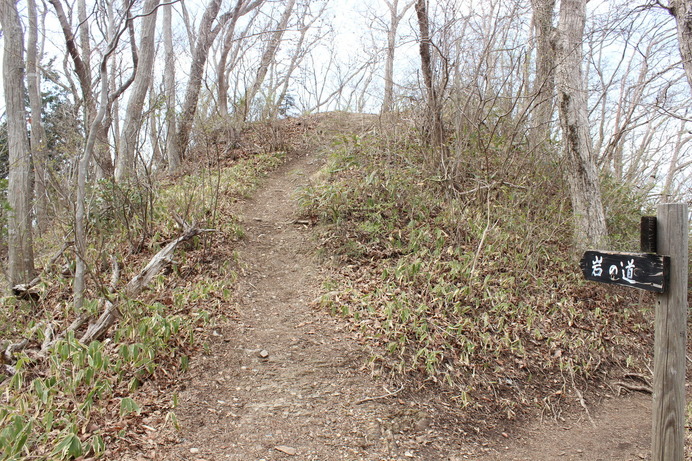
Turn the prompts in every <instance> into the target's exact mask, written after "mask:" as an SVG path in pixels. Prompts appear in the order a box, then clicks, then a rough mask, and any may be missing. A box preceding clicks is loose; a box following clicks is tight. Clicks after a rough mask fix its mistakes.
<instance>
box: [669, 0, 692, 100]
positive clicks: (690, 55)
mask: <svg viewBox="0 0 692 461" xmlns="http://www.w3.org/2000/svg"><path fill="white" fill-rule="evenodd" d="M669 11H670V13H671V14H672V15H673V16H674V17H675V21H676V23H677V28H678V45H679V47H680V55H681V56H682V65H683V67H684V69H685V75H686V76H687V83H689V84H690V87H692V0H670V9H669Z"/></svg>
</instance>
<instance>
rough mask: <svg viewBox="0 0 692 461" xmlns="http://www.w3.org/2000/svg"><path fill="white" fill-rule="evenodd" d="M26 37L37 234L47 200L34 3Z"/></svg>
mask: <svg viewBox="0 0 692 461" xmlns="http://www.w3.org/2000/svg"><path fill="white" fill-rule="evenodd" d="M27 15H28V17H29V28H28V31H29V34H28V37H27V45H26V46H27V48H26V67H27V91H28V92H29V105H30V107H31V122H30V123H31V139H30V141H31V157H32V160H33V165H34V200H35V201H34V206H35V209H36V227H37V229H38V232H39V233H42V232H43V231H45V229H46V226H47V223H48V221H47V218H48V196H47V195H46V184H47V182H48V181H47V176H46V167H47V162H46V159H47V156H46V132H45V129H44V127H43V120H42V113H43V105H42V103H41V73H40V70H39V66H38V57H37V54H38V12H37V10H36V1H35V0H27Z"/></svg>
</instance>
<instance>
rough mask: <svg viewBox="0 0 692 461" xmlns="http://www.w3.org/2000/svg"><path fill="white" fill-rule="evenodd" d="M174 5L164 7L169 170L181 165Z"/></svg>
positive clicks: (167, 155)
mask: <svg viewBox="0 0 692 461" xmlns="http://www.w3.org/2000/svg"><path fill="white" fill-rule="evenodd" d="M172 11H173V6H172V5H165V6H164V7H163V46H164V53H165V55H166V57H165V64H164V75H163V86H164V91H165V93H166V160H167V163H168V172H169V173H172V172H174V171H175V170H177V169H178V167H179V166H180V151H179V149H178V133H177V130H176V124H175V123H176V120H175V105H176V98H175V51H174V50H173V27H172Z"/></svg>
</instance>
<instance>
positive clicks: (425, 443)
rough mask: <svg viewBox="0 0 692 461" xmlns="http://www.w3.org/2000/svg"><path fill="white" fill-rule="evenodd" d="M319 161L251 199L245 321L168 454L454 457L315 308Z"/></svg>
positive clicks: (227, 334) (219, 354)
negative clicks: (311, 207)
mask: <svg viewBox="0 0 692 461" xmlns="http://www.w3.org/2000/svg"><path fill="white" fill-rule="evenodd" d="M319 166H320V160H318V159H316V158H314V157H312V156H305V155H301V156H300V157H298V158H294V159H292V160H290V161H288V162H287V164H286V165H284V166H283V167H282V168H280V169H279V170H278V171H276V172H275V173H273V174H272V175H271V177H270V178H269V179H268V180H267V183H266V184H267V185H266V186H265V187H263V188H262V189H261V190H259V191H258V192H257V193H256V195H255V196H254V198H253V199H252V200H250V201H248V202H247V203H246V204H245V205H244V210H243V213H242V216H243V218H242V219H243V221H244V223H243V224H244V227H245V232H246V237H245V239H244V241H243V242H242V244H241V245H240V247H239V248H238V256H239V260H240V264H241V267H242V271H241V275H240V277H239V281H238V291H237V299H236V303H237V306H235V310H236V311H237V314H235V317H236V318H234V319H232V320H231V321H230V322H229V323H228V324H227V325H225V326H224V328H223V329H221V330H220V331H219V332H218V337H217V340H216V341H215V342H214V343H213V344H212V347H211V351H210V354H209V355H207V356H203V357H200V358H198V359H197V360H196V361H195V363H194V364H193V365H192V370H191V375H192V376H191V380H192V382H191V384H190V386H189V387H188V389H187V390H186V391H184V392H183V393H182V394H181V395H180V408H178V409H177V410H176V415H177V416H178V418H179V420H180V425H181V436H180V443H178V444H177V445H174V446H172V447H170V452H169V453H165V454H163V457H162V459H166V460H168V459H171V460H175V459H180V460H183V459H184V460H194V461H201V460H207V461H211V460H238V461H240V460H243V461H250V460H278V459H291V458H292V459H300V460H338V459H349V460H356V459H363V460H370V459H372V460H384V459H387V460H389V459H414V458H415V459H439V460H442V459H451V458H449V457H447V456H446V455H444V454H443V453H442V452H440V451H438V449H437V448H436V447H435V446H434V444H432V443H430V442H431V440H430V438H429V437H428V432H429V425H430V421H431V416H430V415H428V414H427V413H426V411H425V409H421V408H419V407H418V406H417V405H414V404H411V403H408V402H406V401H404V400H402V399H400V398H397V397H398V396H399V395H400V394H397V395H394V396H390V397H385V398H380V397H382V396H385V395H387V394H388V393H391V392H394V391H396V389H390V388H388V387H387V386H386V385H384V383H383V382H381V381H379V380H377V379H374V378H373V377H371V373H370V371H369V370H368V369H366V368H365V367H364V365H365V364H366V362H367V356H366V355H365V354H366V353H365V352H364V350H363V349H361V348H360V347H359V345H358V343H357V342H356V341H355V340H354V338H353V337H352V335H351V334H350V332H349V331H348V329H347V328H346V325H345V323H344V322H343V321H342V320H340V319H339V318H338V317H332V316H330V315H329V313H325V312H322V311H320V310H318V309H315V308H314V307H312V305H313V303H312V302H313V301H314V300H315V298H317V296H318V295H319V293H320V287H321V280H320V273H319V272H320V271H319V268H318V264H317V261H316V259H315V258H316V256H315V254H316V248H315V244H314V242H313V241H312V240H311V238H310V229H308V228H307V227H305V226H304V225H301V224H296V223H295V221H296V216H297V214H296V213H297V203H296V196H295V192H296V190H297V188H298V187H299V186H301V185H303V184H307V182H308V181H309V180H310V175H311V174H313V173H314V172H316V171H317V170H318V168H319ZM445 445H446V444H445ZM459 459H462V458H459Z"/></svg>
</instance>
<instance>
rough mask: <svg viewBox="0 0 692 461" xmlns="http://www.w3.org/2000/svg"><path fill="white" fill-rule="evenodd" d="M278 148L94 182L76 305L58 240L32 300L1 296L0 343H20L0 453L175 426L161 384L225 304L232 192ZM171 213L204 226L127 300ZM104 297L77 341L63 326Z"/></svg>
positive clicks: (54, 455) (64, 452) (7, 386)
mask: <svg viewBox="0 0 692 461" xmlns="http://www.w3.org/2000/svg"><path fill="white" fill-rule="evenodd" d="M282 159H283V153H282V152H274V153H262V154H256V155H252V156H245V157H244V158H241V159H240V160H238V161H233V162H231V163H228V164H224V165H221V164H218V162H217V164H216V165H214V164H209V165H200V166H201V168H198V169H197V170H196V171H193V172H191V174H189V175H186V176H184V177H180V178H178V179H177V180H176V181H173V182H170V183H169V184H164V185H163V186H161V187H157V188H156V189H153V188H151V187H144V186H142V185H137V186H134V185H115V184H110V183H102V184H99V185H98V186H97V188H96V189H95V190H94V191H93V196H94V197H95V198H94V200H93V202H92V203H93V206H92V209H91V214H90V223H91V229H90V232H91V235H92V239H91V241H92V242H93V245H92V246H91V247H90V248H89V255H88V258H89V261H90V262H91V267H92V269H91V274H90V275H91V276H90V279H89V286H88V293H89V297H90V299H91V301H88V302H87V303H86V306H85V308H84V312H76V311H75V310H74V307H73V306H72V299H71V278H70V277H71V270H72V269H71V265H70V260H71V256H70V255H69V254H68V253H69V250H66V251H65V252H62V253H61V254H59V257H58V258H57V259H56V260H55V261H53V264H52V265H47V266H46V267H45V268H44V272H43V274H42V276H41V278H42V281H41V284H40V286H39V288H40V290H41V291H40V297H38V299H37V300H31V301H19V300H17V299H15V298H13V297H7V298H4V299H2V304H3V309H2V310H1V311H0V328H1V329H2V331H1V332H0V333H1V337H2V338H3V339H6V340H8V341H6V342H5V344H4V345H3V347H2V350H3V351H5V350H6V349H7V344H8V343H9V342H12V343H20V342H21V341H22V339H24V340H25V343H24V344H23V348H22V350H21V351H20V352H18V353H17V354H16V361H14V360H13V361H12V363H7V362H6V363H5V365H7V366H8V368H6V370H11V373H8V374H6V376H4V377H3V379H2V382H1V384H0V386H2V399H0V459H74V458H79V457H82V456H85V457H86V456H88V457H96V458H97V457H101V456H103V455H105V456H106V457H107V458H109V459H117V458H118V455H117V452H116V451H114V450H117V448H114V447H117V446H118V442H122V441H127V445H129V446H130V447H132V446H138V445H142V446H145V445H146V434H147V432H148V431H153V430H164V429H165V428H166V427H169V428H174V427H175V426H176V425H177V421H176V417H175V413H174V408H175V406H176V400H177V397H176V395H175V394H174V393H173V394H172V393H171V392H170V390H171V389H174V388H175V383H176V381H177V380H178V378H179V377H180V374H181V372H183V371H185V370H186V369H187V367H188V364H189V360H190V357H191V356H193V355H194V354H196V353H199V352H203V351H204V350H205V347H206V343H207V341H208V338H209V335H210V333H211V331H210V329H211V328H212V327H213V325H214V323H215V322H216V321H218V320H219V319H220V318H223V317H224V316H228V315H232V312H228V311H229V305H230V303H231V295H232V292H233V283H234V282H235V278H236V276H235V269H236V265H237V261H234V260H233V259H232V258H231V259H229V258H228V254H229V253H230V254H232V253H233V250H232V246H233V244H234V242H236V241H237V240H238V239H239V238H241V237H242V235H243V231H242V227H241V225H240V222H239V220H238V219H237V218H236V217H235V214H234V210H233V208H232V206H233V202H234V201H236V200H238V199H239V198H241V197H245V196H247V195H248V194H249V193H250V192H251V191H252V190H253V188H254V187H256V186H257V184H258V182H259V179H260V178H261V177H262V176H263V175H264V174H265V173H266V172H268V171H269V170H271V169H273V168H275V167H276V166H277V165H279V164H280V163H281V162H282ZM174 218H177V219H178V220H179V221H182V222H186V223H195V224H196V225H198V226H199V227H204V228H208V229H213V230H214V231H213V232H209V233H207V234H205V235H203V236H199V237H196V238H195V239H193V240H191V241H190V242H187V243H186V244H185V246H184V247H183V251H178V253H177V254H176V259H175V261H173V263H172V264H171V266H170V268H169V270H168V271H167V272H165V273H161V274H159V275H158V276H157V277H156V278H155V279H154V280H153V281H152V282H151V283H150V284H149V287H148V289H147V290H146V291H145V292H144V293H143V294H142V295H141V296H139V297H137V299H127V298H126V297H125V296H124V295H122V294H121V293H119V290H120V289H121V288H122V286H123V285H124V283H125V282H126V281H127V279H128V278H129V277H131V276H132V275H133V274H136V273H138V272H139V271H140V270H141V269H142V268H143V267H144V265H145V264H146V261H147V260H148V259H149V258H151V256H152V255H153V254H155V253H156V252H157V251H158V250H159V249H160V248H161V247H162V246H164V245H165V244H166V243H167V242H168V241H170V240H172V239H174V238H176V237H177V235H178V233H179V232H180V229H179V228H178V227H177V226H176V225H175V223H174ZM110 255H122V256H121V257H120V261H119V266H120V267H121V268H122V271H121V272H122V275H121V279H123V281H122V282H118V283H117V284H116V286H115V287H112V290H111V291H110V292H109V291H108V289H107V286H108V280H109V278H110V277H112V274H111V270H110V266H109V265H108V263H107V262H108V261H107V256H110ZM60 261H65V264H64V265H63V266H60ZM106 298H108V299H110V300H112V301H114V302H118V303H119V304H118V312H119V320H118V322H117V323H116V324H115V325H114V326H113V327H112V328H111V330H110V331H109V332H108V334H107V336H106V337H105V338H104V339H102V340H100V341H93V342H90V343H89V344H83V343H82V342H81V341H80V337H81V333H82V330H83V329H82V328H80V329H77V330H75V331H69V329H68V325H70V323H71V322H73V321H74V320H75V319H76V318H79V317H80V315H89V316H91V318H92V319H93V318H96V317H98V316H99V315H100V313H101V311H102V310H103V302H102V300H103V299H106ZM99 300H101V301H99ZM66 331H67V333H66V334H63V335H62V336H59V335H60V334H61V333H64V332H66ZM56 337H57V340H56V341H55V343H54V344H53V345H52V347H42V345H43V343H44V342H46V341H48V340H49V339H51V338H56ZM3 359H6V357H5V355H3ZM154 428H156V429H154ZM80 459H81V458H80Z"/></svg>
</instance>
